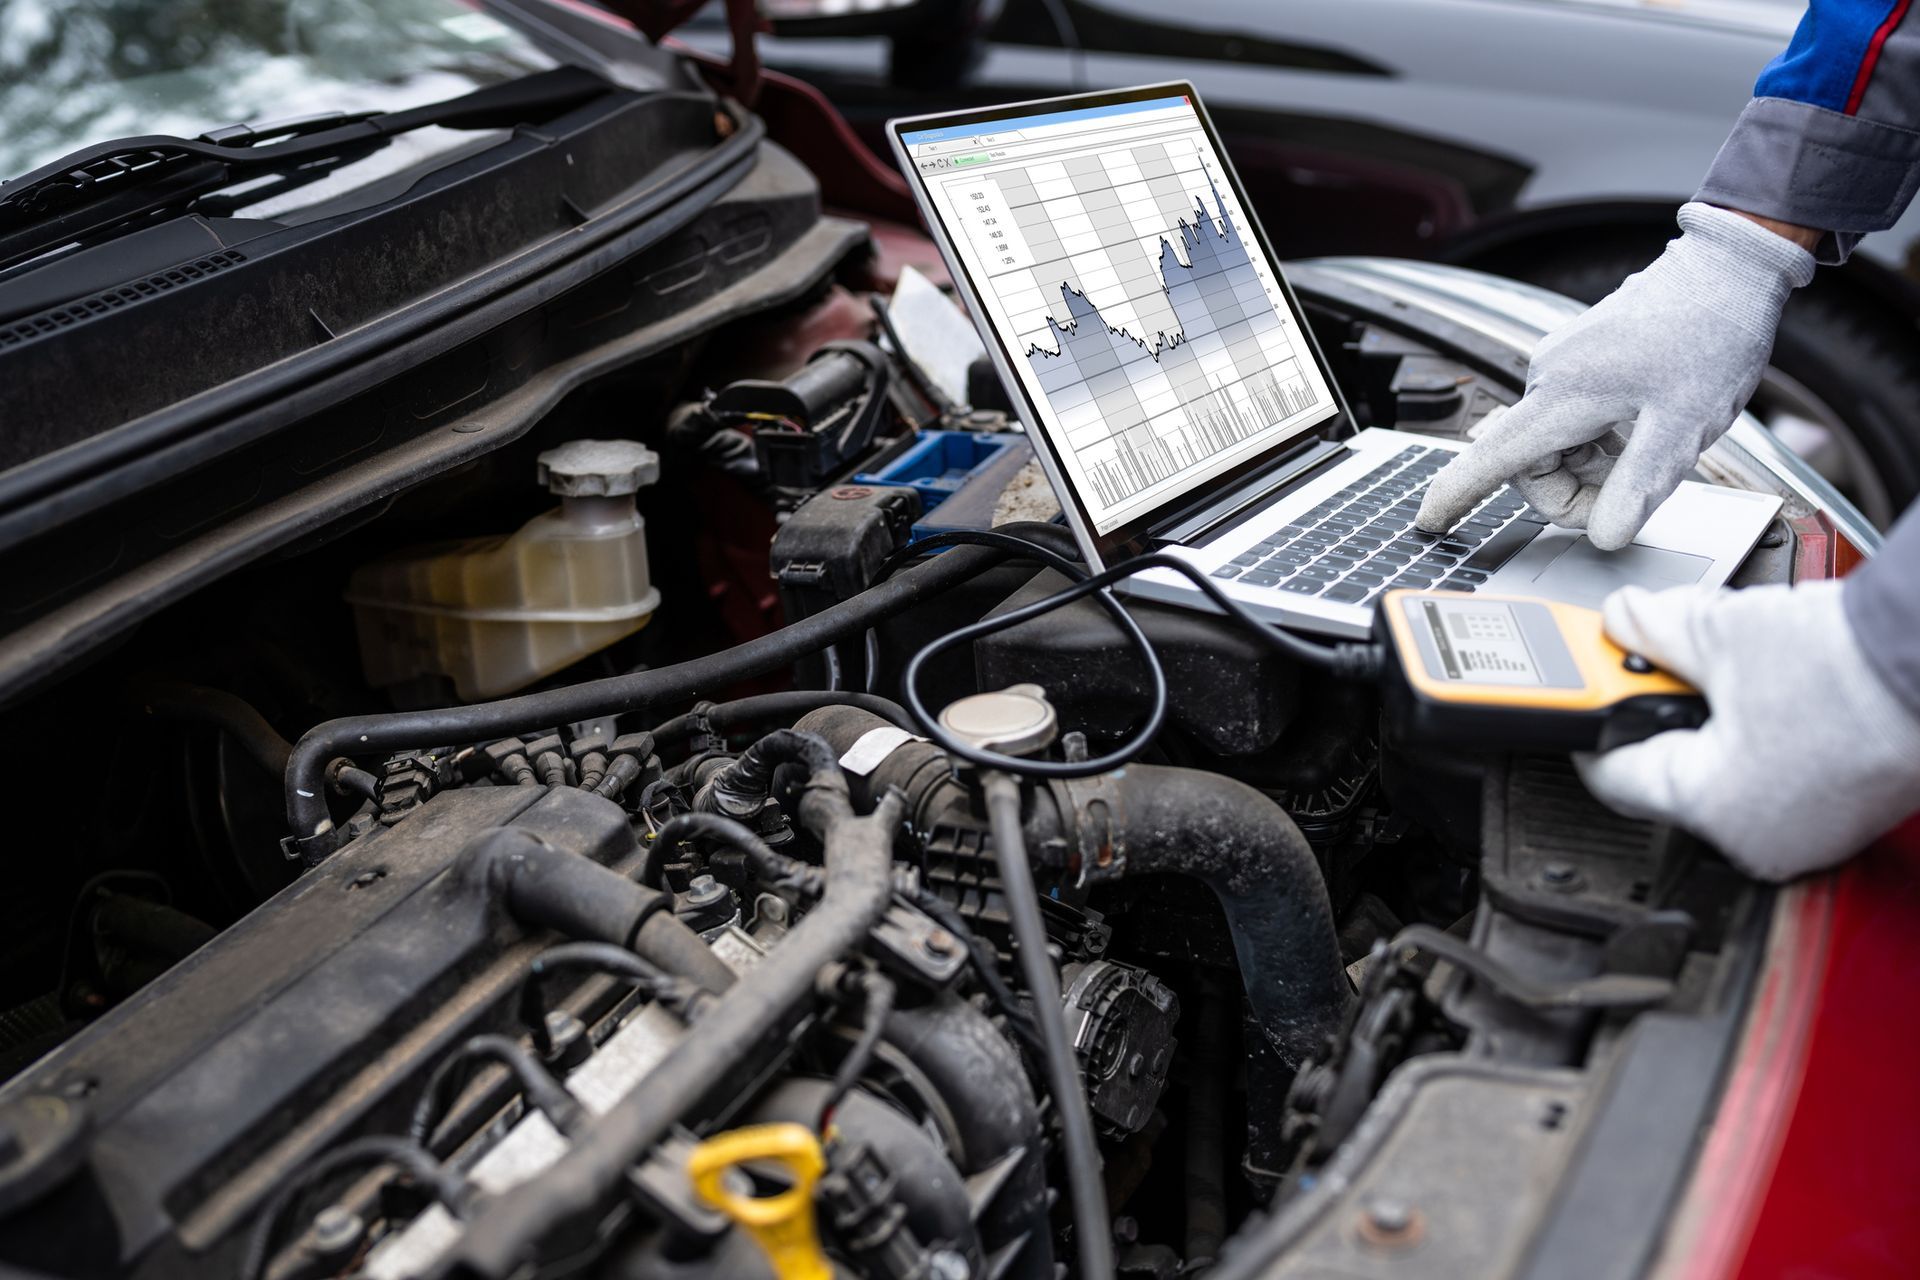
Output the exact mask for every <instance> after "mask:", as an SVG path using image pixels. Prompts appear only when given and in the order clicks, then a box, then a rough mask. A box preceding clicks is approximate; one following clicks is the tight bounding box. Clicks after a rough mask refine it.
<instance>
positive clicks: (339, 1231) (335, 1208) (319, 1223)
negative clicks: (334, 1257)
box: [313, 1204, 366, 1254]
mask: <svg viewBox="0 0 1920 1280" xmlns="http://www.w3.org/2000/svg"><path fill="white" fill-rule="evenodd" d="M365 1231H366V1224H365V1223H364V1222H362V1221H361V1220H360V1215H359V1214H357V1213H355V1212H353V1210H351V1209H346V1208H343V1207H341V1206H340V1205H337V1204H332V1205H328V1206H327V1207H326V1208H324V1209H322V1210H321V1211H320V1213H319V1215H318V1216H317V1217H315V1218H314V1220H313V1247H314V1250H315V1251H316V1252H318V1253H325V1254H332V1253H343V1252H345V1251H346V1250H348V1249H351V1248H353V1247H354V1246H355V1245H357V1244H359V1243H360V1237H361V1235H362V1234H363V1233H364V1232H365Z"/></svg>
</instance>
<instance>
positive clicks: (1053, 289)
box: [887, 82, 1780, 638]
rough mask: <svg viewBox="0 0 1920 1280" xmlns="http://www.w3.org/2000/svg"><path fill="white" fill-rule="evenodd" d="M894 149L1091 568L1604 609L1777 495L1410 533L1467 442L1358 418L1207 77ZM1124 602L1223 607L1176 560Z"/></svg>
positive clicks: (1680, 498)
mask: <svg viewBox="0 0 1920 1280" xmlns="http://www.w3.org/2000/svg"><path fill="white" fill-rule="evenodd" d="M887 131H888V135H889V137H890V139H891V141H892V145H893V149H894V152H895V155H896V156H897V158H898V159H899V162H900V164H901V167H902V168H903V169H904V170H905V172H906V174H907V177H908V182H909V184H910V185H911V187H912V188H913V192H914V196H915V199H916V200H918V202H919V205H920V209H921V211H922V213H923V214H925V216H926V220H927V225H928V226H929V227H930V228H931V229H932V232H933V235H934V239H935V240H936V241H937V242H938V244H939V246H940V251H941V253H942V255H943V256H944V258H945V259H946V263H947V267H948V269H949V270H950V271H951V273H952V275H953V279H954V282H955V285H956V286H957V287H958V289H959V290H960V292H961V294H962V298H963V301H964V302H965V303H966V305H967V309H968V311H969V312H970V314H971V315H972V316H973V318H974V322H975V324H976V325H977V326H978V327H979V329H980V331H981V336H982V337H983V339H984V340H985V343H986V347H987V350H988V352H989V354H990V355H991V356H992V358H993V361H994V364H995V366H996V368H997V369H998V371H999V374H1000V377H1001V379H1002V380H1003V381H1004V382H1005V383H1006V386H1007V388H1008V391H1009V393H1010V394H1011V395H1012V396H1013V399H1014V403H1015V405H1016V407H1017V408H1018V409H1019V411H1020V416H1021V419H1022V421H1023V422H1024V423H1025V424H1026V426H1027V430H1028V433H1029V435H1030V437H1031V438H1032V440H1033V444H1034V451H1035V453H1036V454H1037V455H1038V456H1039V458H1040V461H1041V465H1042V466H1043V467H1044V468H1045V470H1046V474H1047V478H1048V479H1049V480H1050V481H1051V482H1052V484H1053V488H1054V491H1055V493H1056V494H1057V495H1058V496H1059V498H1060V503H1061V507H1062V508H1063V510H1064V513H1065V516H1066V520H1067V523H1068V524H1069V525H1070V526H1071V527H1072V529H1073V532H1074V535H1075V537H1076V538H1077V539H1078V541H1079V543H1080V547H1081V550H1082V551H1083V552H1084V553H1085V555H1086V559H1087V563H1088V564H1089V565H1091V566H1094V567H1095V568H1096V569H1104V568H1106V567H1108V566H1109V565H1112V564H1115V563H1120V562H1124V561H1125V560H1126V559H1128V558H1129V557H1131V556H1134V555H1138V554H1141V553H1144V552H1146V551H1165V552H1169V553H1171V554H1173V555H1177V556H1180V557H1182V558H1184V559H1186V560H1188V561H1190V562H1191V563H1192V564H1193V565H1195V566H1196V567H1197V568H1199V569H1200V570H1201V571H1202V572H1204V573H1207V574H1209V575H1211V576H1212V577H1213V578H1214V579H1215V580H1216V581H1217V582H1219V583H1220V584H1221V585H1222V587H1223V588H1224V589H1225V591H1226V592H1227V594H1229V595H1230V596H1232V597H1234V598H1235V599H1237V600H1239V601H1240V602H1242V603H1243V604H1245V605H1246V606H1248V608H1249V609H1251V610H1252V611H1253V612H1255V613H1257V614H1260V615H1261V616H1263V617H1267V618H1270V619H1272V620H1274V621H1276V622H1281V623H1284V624H1286V625H1287V626H1289V627H1292V628H1297V629H1300V630H1304V631H1309V632H1317V633H1320V634H1324V635H1329V636H1342V637H1349V638H1359V637H1364V636H1366V635H1367V634H1368V633H1369V632H1370V631H1371V628H1372V621H1373V611H1374V604H1375V602H1376V601H1377V600H1378V599H1379V597H1380V595H1381V593H1383V592H1385V591H1388V590H1392V589H1394V588H1400V587H1416V588H1431V589H1445V590H1453V591H1465V592H1486V593H1498V594H1505V595H1522V596H1532V597H1538V598H1543V599H1549V600H1562V601H1567V602H1570V603H1575V604H1582V605H1587V606H1589V607H1595V608H1597V607H1598V606H1599V603H1600V601H1601V600H1603V599H1605V597H1606V596H1607V595H1608V594H1609V593H1610V592H1612V591H1613V590H1615V589H1616V588H1618V587H1622V586H1627V585H1641V586H1647V587H1664V586H1675V585H1680V584H1683V583H1704V584H1709V585H1719V584H1722V583H1724V582H1726V581H1727V579H1728V578H1729V577H1730V576H1732V574H1733V572H1734V570H1735V569H1737V568H1738V567H1739V565H1740V562H1741V561H1742V560H1744V559H1745V558H1746V556H1747V554H1748V553H1749V552H1750V551H1752V549H1753V546H1754V544H1755V543H1756V542H1757V541H1758V540H1759V538H1760V536H1761V534H1762V533H1763V532H1764V531H1765V530H1766V527H1767V525H1768V523H1769V522H1770V521H1771V520H1772V518H1773V516H1774V513H1775V512H1776V511H1777V510H1778V508H1779V505H1780V502H1779V499H1778V498H1776V497H1772V496H1770V495H1765V494H1755V493H1747V492H1744V491H1740V490H1734V489H1723V488H1717V487H1714V486H1710V485H1704V484H1696V483H1693V482H1687V483H1684V484H1682V485H1681V486H1680V489H1679V491H1677V492H1676V493H1675V494H1674V495H1673V496H1672V497H1671V498H1669V499H1668V500H1667V501H1666V502H1665V503H1664V504H1663V505H1662V506H1661V507H1660V508H1659V509H1658V510H1657V511H1655V512H1654V514H1653V517H1652V518H1651V519H1650V520H1649V521H1648V522H1647V525H1646V528H1645V529H1643V530H1642V531H1641V533H1640V536H1639V537H1638V538H1636V539H1635V540H1634V542H1633V543H1632V545H1630V546H1628V547H1625V548H1623V549H1621V550H1619V551H1614V552H1602V551H1600V550H1598V549H1597V548H1595V547H1594V546H1593V545H1592V544H1591V543H1590V542H1588V540H1587V539H1586V537H1585V536H1584V535H1583V534H1582V533H1580V532H1579V531H1578V530H1571V529H1562V528H1558V527H1556V526H1554V525H1553V524H1551V523H1550V522H1548V521H1547V520H1546V518H1545V517H1544V516H1541V515H1540V514H1538V513H1537V512H1535V511H1533V510H1531V509H1530V508H1529V507H1528V506H1527V504H1526V503H1525V501H1523V500H1522V499H1521V498H1520V497H1519V495H1518V494H1516V493H1514V492H1512V491H1511V490H1507V489H1502V490H1501V491H1499V492H1497V493H1495V494H1493V495H1492V496H1491V497H1489V498H1488V499H1487V500H1486V501H1485V502H1483V503H1482V504H1481V505H1480V506H1479V507H1478V508H1477V509H1476V510H1475V511H1474V512H1473V513H1472V514H1471V515H1469V516H1468V517H1467V519H1466V520H1465V521H1463V522H1462V523H1461V524H1460V525H1459V526H1458V527H1457V528H1455V529H1454V530H1453V531H1452V532H1450V533H1448V534H1445V535H1432V534H1426V533H1422V532H1420V531H1419V530H1417V529H1415V528H1414V526H1413V518H1414V514H1415V512H1417V511H1418V509H1419V506H1420V499H1421V497H1422V495H1423V494H1424V493H1425V492H1426V486H1427V482H1428V481H1429V480H1430V479H1431V478H1432V476H1433V475H1434V474H1435V473H1436V472H1438V471H1439V470H1440V468H1441V467H1442V466H1444V465H1445V464H1446V462H1447V460H1448V459H1449V458H1450V457H1451V456H1452V455H1453V454H1454V453H1455V452H1457V451H1458V450H1460V449H1462V448H1464V447H1465V445H1464V443H1463V442H1460V441H1456V440H1449V439H1442V438H1439V437H1432V436H1423V435H1418V434H1414V433H1411V432H1403V431H1390V430H1381V429H1378V428H1368V429H1365V430H1356V429H1355V426H1354V422H1353V419H1352V416H1351V414H1350V413H1349V412H1348V410H1347V406H1346V404H1345V402H1344V401H1343V400H1342V398H1341V395H1340V390H1339V388H1338V387H1337V386H1336V385H1335V383H1334V380H1333V377H1332V376H1331V374H1330V373H1329V371H1328V368H1327V362H1326V359H1325V357H1324V355H1323V354H1322V353H1321V351H1320V348H1319V346H1318V344H1317V343H1316V342H1315V341H1314V337H1313V334H1312V332H1311V331H1310V330H1309V329H1308V328H1307V326H1306V325H1305V323H1303V321H1302V318H1301V312H1300V307H1299V304H1298V303H1297V302H1296V301H1295V299H1294V296H1293V292H1292V290H1291V289H1290V288H1289V287H1288V285H1287V281H1286V277H1285V275H1284V274H1282V272H1281V270H1280V264H1279V263H1278V262H1277V261H1276V260H1275V259H1274V256H1273V252H1272V249H1271V248H1270V247H1269V246H1268V244H1267V241H1266V237H1265V235H1264V233H1263V232H1262V231H1261V230H1260V226H1259V224H1258V222H1257V221H1255V219H1254V217H1253V214H1252V212H1251V211H1250V209H1249V208H1248V206H1247V202H1246V197H1245V193H1244V191H1243V190H1242V188H1241V186H1240V182H1239V180H1238V178H1237V177H1236V176H1235V175H1234V172H1233V167H1232V166H1231V165H1230V164H1228V162H1227V158H1226V155H1225V153H1224V152H1223V151H1222V150H1221V147H1220V142H1219V137H1218V135H1217V134H1216V133H1215V131H1214V128H1213V125H1212V123H1211V121H1209V120H1208V118H1207V113H1206V109H1205V108H1204V107H1203V106H1202V105H1201V103H1200V97H1199V95H1198V94H1197V93H1196V92H1195V91H1194V89H1193V86H1192V85H1190V84H1187V83H1184V82H1173V83H1167V84H1156V85H1148V86H1144V87H1141V88H1136V89H1123V90H1118V91H1113V92H1103V93H1092V94H1079V95H1074V96H1071V97H1064V98H1049V99H1045V100H1042V101H1035V102H1022V103H1014V104H1011V105H1007V106H999V107H989V108H984V109H972V110H966V111H958V112H952V113H947V114H941V115H931V116H917V117H913V118H910V119H900V120H891V121H889V122H888V125H887ZM1125 590H1127V591H1128V592H1129V593H1130V594H1133V595H1138V596H1143V597H1147V598H1150V599H1155V600H1161V601H1166V602H1170V603H1175V604H1184V605H1191V606H1193V607H1196V608H1209V609H1210V608H1211V607H1212V606H1211V604H1210V603H1209V602H1208V601H1207V599H1206V597H1205V596H1204V595H1203V594H1202V593H1201V592H1200V591H1199V590H1198V589H1196V588H1195V587H1194V586H1193V584H1192V583H1191V582H1189V581H1188V580H1187V579H1186V578H1184V577H1182V576H1181V575H1179V574H1177V573H1173V572H1172V571H1169V570H1165V569H1155V570H1149V571H1146V572H1144V573H1142V574H1140V575H1138V576H1136V577H1134V578H1132V579H1129V580H1128V583H1127V586H1126V588H1125Z"/></svg>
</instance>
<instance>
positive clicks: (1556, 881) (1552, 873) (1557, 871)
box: [1540, 862, 1580, 889]
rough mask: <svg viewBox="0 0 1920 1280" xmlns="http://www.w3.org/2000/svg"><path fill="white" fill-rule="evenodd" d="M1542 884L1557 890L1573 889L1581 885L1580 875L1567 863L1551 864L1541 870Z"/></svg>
mask: <svg viewBox="0 0 1920 1280" xmlns="http://www.w3.org/2000/svg"><path fill="white" fill-rule="evenodd" d="M1540 879H1541V882H1542V883H1544V884H1547V885H1549V886H1551V887H1553V888H1555V889H1571V888H1572V887H1573V886H1574V885H1575V884H1577V883H1579V880H1580V873H1579V872H1578V871H1576V870H1574V868H1573V867H1572V865H1571V864H1569V863H1565V862H1549V863H1548V864H1547V865H1546V866H1544V867H1542V868H1540Z"/></svg>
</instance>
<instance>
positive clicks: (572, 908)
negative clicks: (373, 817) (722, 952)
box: [457, 827, 734, 995]
mask: <svg viewBox="0 0 1920 1280" xmlns="http://www.w3.org/2000/svg"><path fill="white" fill-rule="evenodd" d="M457 874H459V875H462V876H465V877H469V878H471V879H473V880H475V881H478V882H481V883H484V884H485V885H486V886H487V887H488V889H489V890H490V891H492V892H493V893H496V894H498V895H499V896H500V898H501V900H502V901H503V902H504V903H505V905H506V908H507V910H508V911H510V912H512V913H513V915H514V917H515V918H516V919H518V920H520V921H522V922H523V923H526V924H530V925H537V926H539V927H540V928H543V929H552V930H554V931H555V932H557V933H563V934H565V935H566V936H567V937H569V938H578V939H581V940H583V941H588V942H610V943H612V944H613V945H615V946H619V947H627V948H630V949H631V950H632V951H633V952H634V953H635V954H636V955H639V956H641V957H642V958H643V959H646V960H650V961H652V962H653V963H654V964H655V965H658V966H659V967H660V968H662V969H664V970H666V971H667V972H668V973H671V974H674V975H675V976H676V977H681V978H685V979H687V980H688V981H690V982H694V983H697V984H698V985H699V986H700V987H702V988H703V989H704V990H707V991H709V992H712V993H713V994H715V995H718V994H719V993H720V992H722V991H725V990H726V989H727V988H728V987H729V986H731V985H732V983H733V979H734V975H733V970H731V969H729V968H727V966H726V964H725V963H723V962H722V961H721V959H720V958H719V957H718V956H716V955H714V954H713V952H712V950H711V949H709V948H708V946H707V944H706V943H704V942H702V941H701V940H700V935H699V934H697V933H695V932H693V931H692V930H691V929H689V928H687V926H686V925H685V924H683V923H682V922H681V921H680V920H679V919H677V918H676V917H675V916H674V914H673V912H672V911H671V910H670V908H671V906H672V898H671V897H670V896H669V895H667V894H664V893H661V892H660V891H659V890H657V889H649V888H647V887H646V886H645V885H640V884H635V883H634V882H633V881H631V880H629V879H627V878H626V877H625V876H623V875H621V874H620V873H619V872H617V871H612V870H609V869H608V868H606V867H603V866H601V865H600V864H599V863H597V862H595V861H593V860H592V859H591V858H583V857H581V856H580V855H579V854H577V853H569V852H567V851H566V850H564V849H556V848H554V847H553V846H552V845H550V844H547V843H545V842H544V841H542V840H541V839H540V838H539V837H537V836H535V835H533V834H532V833H531V832H527V831H522V830H520V829H519V828H517V827H500V828H498V829H496V830H493V831H488V832H484V833H483V834H481V835H479V836H477V837H475V839H474V841H473V843H472V844H470V845H468V846H467V847H466V849H465V850H464V851H463V852H462V853H461V855H460V865H459V869H458V872H457Z"/></svg>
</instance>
